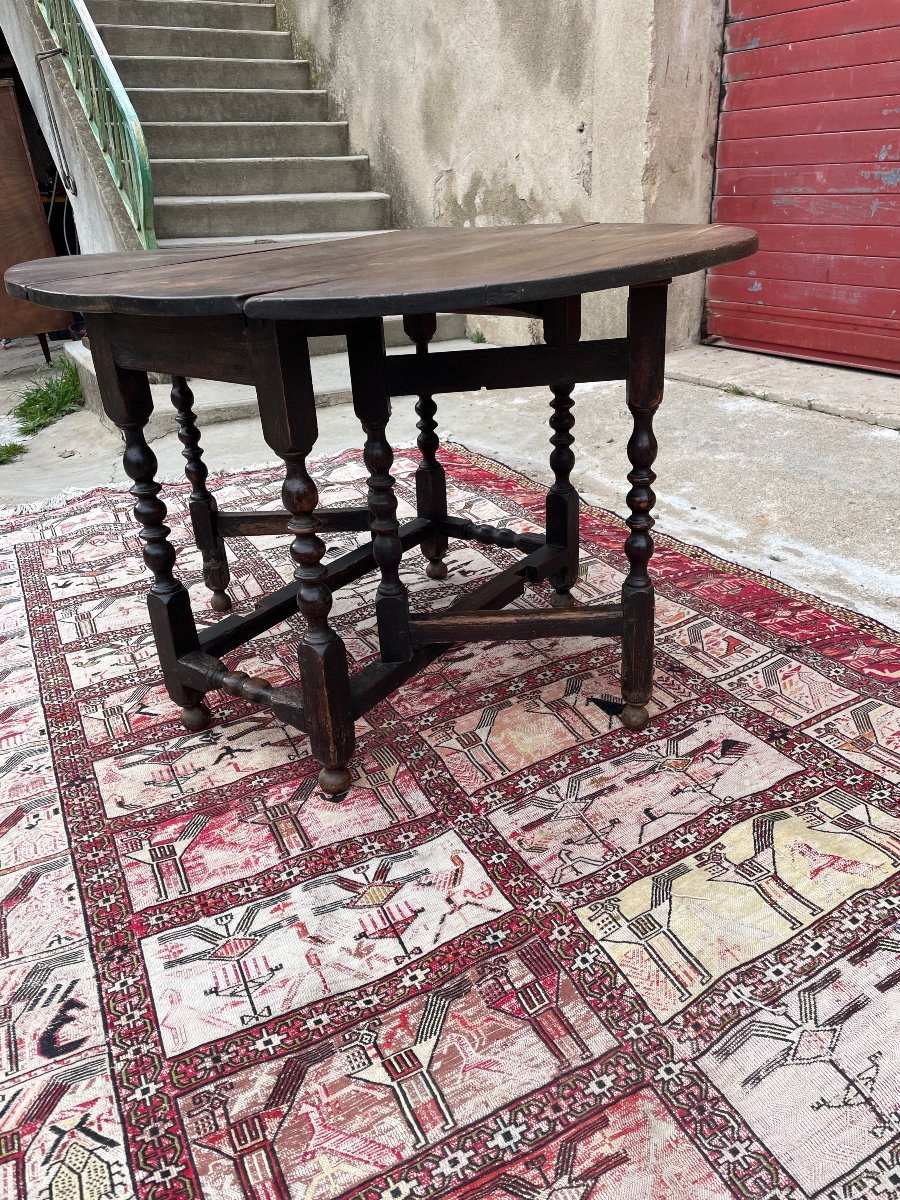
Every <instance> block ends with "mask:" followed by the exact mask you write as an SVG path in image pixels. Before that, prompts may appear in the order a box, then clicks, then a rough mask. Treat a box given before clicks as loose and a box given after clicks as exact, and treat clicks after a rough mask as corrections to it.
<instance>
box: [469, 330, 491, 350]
mask: <svg viewBox="0 0 900 1200" xmlns="http://www.w3.org/2000/svg"><path fill="white" fill-rule="evenodd" d="M469 338H470V339H471V340H472V341H473V342H474V343H475V344H476V345H477V346H480V345H481V343H482V342H486V341H487V338H486V337H485V336H484V334H483V332H482V331H481V330H480V329H473V330H472V332H471V333H470V334H469Z"/></svg>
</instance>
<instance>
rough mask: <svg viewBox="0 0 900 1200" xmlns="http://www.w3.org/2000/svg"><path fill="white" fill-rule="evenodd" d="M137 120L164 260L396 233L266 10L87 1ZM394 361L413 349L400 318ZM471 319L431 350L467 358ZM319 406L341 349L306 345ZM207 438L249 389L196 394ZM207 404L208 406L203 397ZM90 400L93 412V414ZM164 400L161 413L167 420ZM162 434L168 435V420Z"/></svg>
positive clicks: (343, 370)
mask: <svg viewBox="0 0 900 1200" xmlns="http://www.w3.org/2000/svg"><path fill="white" fill-rule="evenodd" d="M86 3H87V7H88V9H89V11H90V14H91V17H92V18H93V20H94V23H95V24H96V26H97V28H98V30H99V32H100V35H101V37H102V39H103V42H104V45H105V46H106V49H107V51H108V53H109V55H110V57H111V58H112V61H113V65H114V66H115V68H116V71H117V72H118V75H119V78H120V79H121V81H122V84H123V85H124V87H125V89H126V90H127V92H128V95H129V97H130V99H131V102H132V104H133V105H134V108H135V110H136V112H137V115H138V118H139V120H140V122H141V126H142V127H143V130H144V136H145V138H146V140H147V146H148V148H149V152H150V168H151V174H152V177H153V190H154V196H155V202H154V208H153V215H154V222H155V225H156V236H157V240H158V243H159V245H160V247H162V248H165V247H183V248H191V247H197V248H199V247H202V246H203V245H204V244H205V243H209V242H216V243H222V242H234V243H241V242H258V241H265V242H268V241H277V240H280V239H284V240H289V239H295V238H297V237H300V236H303V235H305V234H309V235H314V236H315V237H316V238H317V239H318V238H322V237H341V236H346V235H347V234H348V233H353V232H356V233H361V232H375V231H377V230H380V229H387V228H389V225H390V205H391V201H390V196H388V195H387V194H386V193H385V192H375V191H371V190H370V187H369V160H368V158H367V157H366V155H364V154H350V153H349V147H348V143H349V133H348V128H347V124H346V122H344V121H330V120H329V119H328V99H327V95H326V93H325V92H324V91H321V90H317V89H314V88H310V86H309V64H308V63H306V62H301V61H298V60H297V59H294V58H292V57H291V52H292V48H291V35H290V34H289V33H284V32H281V31H280V30H278V29H276V20H275V5H274V4H270V3H265V2H263V0H86ZM384 324H385V340H386V343H387V345H388V346H389V347H390V348H391V351H392V352H395V353H396V352H409V351H411V350H412V347H411V345H410V342H409V339H408V338H407V337H406V335H405V334H404V332H403V324H402V321H401V319H400V318H399V317H389V318H388V319H387V320H386V321H385V323H384ZM465 325H466V323H465V317H463V316H460V315H457V314H447V313H444V314H441V315H440V316H439V318H438V328H437V334H436V336H435V342H436V343H438V344H437V345H435V349H436V350H459V349H470V348H471V346H472V343H471V342H469V341H468V340H466V339H465ZM310 350H311V352H312V353H313V354H314V355H315V357H314V358H313V384H314V387H315V390H316V396H317V400H318V402H319V403H320V404H324V405H327V404H335V403H342V402H346V401H347V400H348V399H349V398H350V379H349V369H348V366H347V359H346V354H345V353H342V351H343V339H342V338H311V339H310ZM70 354H71V356H72V357H73V358H75V360H76V362H77V364H78V367H79V371H80V373H81V377H82V383H83V386H84V388H85V394H86V395H87V396H88V403H89V407H93V408H96V410H97V411H98V415H100V414H102V407H101V406H100V401H99V394H97V395H96V396H95V395H94V393H95V392H96V384H95V382H94V379H93V364H92V362H91V357H90V354H89V353H87V352H86V351H85V352H83V353H80V352H78V351H77V349H75V350H73V349H70ZM194 389H195V392H196V395H197V399H198V401H200V402H201V408H202V419H203V423H204V425H207V424H210V423H214V422H219V421H228V420H237V419H240V418H243V417H246V416H248V415H251V413H254V412H255V411H256V399H255V394H254V393H253V392H252V389H248V388H241V387H238V386H235V385H228V384H215V385H207V384H203V383H202V382H200V384H199V388H198V386H197V385H194ZM207 393H208V395H207ZM91 397H94V400H95V401H96V402H95V403H92V402H91ZM168 407H169V406H168V405H167V404H166V403H165V399H164V397H162V398H161V405H160V412H161V413H162V412H165V411H166V410H167V409H168ZM158 423H159V424H160V428H159V430H158V431H157V430H156V429H155V428H154V431H153V436H158V435H159V434H161V433H163V432H167V431H168V430H169V428H170V427H171V425H172V420H171V418H169V420H168V421H166V420H165V419H164V418H162V417H161V416H160V421H159V422H158Z"/></svg>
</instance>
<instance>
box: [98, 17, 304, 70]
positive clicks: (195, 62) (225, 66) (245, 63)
mask: <svg viewBox="0 0 900 1200" xmlns="http://www.w3.org/2000/svg"><path fill="white" fill-rule="evenodd" d="M210 2H211V0H197V3H198V4H199V3H204V4H206V3H210ZM113 65H114V66H115V68H116V70H117V71H118V73H119V78H120V79H121V80H122V83H123V84H124V85H125V87H126V88H128V89H129V90H130V89H131V88H137V87H143V88H164V87H181V88H184V87H191V88H201V87H203V88H236V89H244V88H265V89H270V88H301V89H303V88H308V87H309V63H308V62H304V61H302V60H301V59H290V58H176V57H165V56H157V55H152V54H148V55H120V54H116V55H114V56H113Z"/></svg>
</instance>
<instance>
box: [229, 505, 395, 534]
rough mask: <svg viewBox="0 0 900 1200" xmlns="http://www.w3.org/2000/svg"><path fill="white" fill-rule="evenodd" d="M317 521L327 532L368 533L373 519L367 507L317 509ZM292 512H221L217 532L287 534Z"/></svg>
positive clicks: (277, 510)
mask: <svg viewBox="0 0 900 1200" xmlns="http://www.w3.org/2000/svg"><path fill="white" fill-rule="evenodd" d="M315 517H316V520H318V521H319V522H320V524H321V526H322V532H323V533H364V532H365V531H366V530H367V529H368V528H369V524H370V522H371V520H372V518H371V517H370V515H369V510H368V509H367V508H317V509H316V511H315ZM290 519H291V514H290V513H289V512H288V511H287V509H286V508H277V509H273V510H271V511H270V512H221V511H219V512H217V513H216V519H215V526H216V533H218V535H219V537H262V536H263V535H265V534H279V533H284V532H285V531H286V529H287V523H288V521H289V520H290Z"/></svg>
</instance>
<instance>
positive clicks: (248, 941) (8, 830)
mask: <svg viewBox="0 0 900 1200" xmlns="http://www.w3.org/2000/svg"><path fill="white" fill-rule="evenodd" d="M442 458H443V461H444V463H445V464H446V466H447V469H448V474H449V477H450V479H451V480H452V489H451V490H452V491H454V492H455V493H456V494H455V495H453V496H452V497H451V501H452V507H453V508H454V509H455V510H456V511H462V510H467V511H468V512H469V513H471V514H472V515H473V517H474V518H475V519H477V520H479V521H487V522H490V523H492V524H496V525H507V524H508V525H511V526H512V527H514V528H515V529H519V530H537V529H538V528H539V523H540V521H541V513H542V505H543V493H542V491H540V490H539V489H537V488H536V487H534V486H532V485H529V484H528V483H527V481H523V480H522V479H521V478H520V477H518V476H516V475H513V474H512V473H510V472H508V471H506V470H504V469H502V468H497V467H495V466H494V465H492V464H489V463H487V462H485V461H484V460H480V459H476V458H473V457H472V456H471V455H469V454H468V453H466V452H464V451H462V450H460V449H458V448H454V447H446V448H445V449H444V451H443V453H442ZM415 464H416V457H415V455H414V454H413V453H412V452H410V451H403V452H400V453H399V454H398V458H397V463H396V467H395V474H396V476H397V478H398V481H399V494H400V499H401V509H404V508H405V509H406V510H407V511H411V507H410V500H411V498H412V495H413V489H412V476H413V472H414V469H415ZM313 474H314V477H315V478H316V480H317V482H318V483H319V484H320V490H321V493H322V497H323V503H328V504H340V503H342V502H346V503H347V504H357V503H359V502H360V498H361V497H363V496H364V495H365V475H366V472H365V468H364V467H363V465H362V462H361V459H360V456H359V455H358V454H356V453H353V454H350V453H348V454H345V455H342V456H340V457H338V458H334V459H331V460H328V461H323V462H319V463H318V465H317V466H316V468H315V470H314V471H313ZM279 478H280V476H279V472H278V471H276V470H274V469H267V470H261V471H253V472H250V473H246V474H243V475H240V476H232V477H225V478H221V479H219V480H218V481H217V486H216V491H217V494H218V496H219V498H220V502H222V503H224V504H226V505H227V507H228V508H230V509H233V508H239V507H242V506H244V507H246V508H248V509H259V508H260V507H265V506H267V505H268V506H270V507H276V506H277V505H278V490H279ZM186 490H187V489H186V487H185V486H182V485H176V486H173V487H170V488H167V489H166V490H165V492H164V497H166V498H167V499H168V500H169V502H170V505H171V508H170V516H171V524H172V527H173V540H174V542H175V543H176V544H177V545H180V546H183V547H185V549H184V550H183V551H182V553H181V555H180V558H179V564H180V567H179V569H180V572H181V574H182V577H183V578H185V579H186V581H188V582H190V584H191V586H192V591H193V596H194V603H195V608H196V610H197V612H198V614H209V615H210V616H211V614H210V610H209V608H208V603H207V597H208V594H207V593H206V592H205V591H204V589H203V588H202V585H201V584H200V583H199V579H200V564H199V557H198V555H197V553H196V552H195V551H194V550H193V549H191V548H190V538H189V536H188V532H187V530H186V527H185V499H186ZM356 536H357V535H343V536H336V537H333V538H332V544H333V546H334V548H335V549H336V550H341V549H346V548H347V546H348V545H349V544H350V542H351V540H352V539H353V538H355V537H356ZM622 541H623V527H622V524H621V522H620V521H619V520H618V519H617V518H614V517H611V516H609V515H607V514H604V513H602V512H599V511H596V510H585V512H584V515H583V546H584V548H585V560H584V571H583V577H582V579H581V581H580V585H579V592H580V595H581V596H582V597H583V598H584V599H585V600H591V601H601V602H602V601H604V600H610V599H612V600H614V599H616V598H617V596H618V591H619V587H620V583H621V579H622V569H623V565H624V557H623V554H622V549H621V547H622ZM287 543H288V538H287V537H286V536H285V537H284V538H277V537H272V538H266V539H254V541H253V542H252V543H251V542H250V541H248V540H240V539H235V540H233V541H232V542H231V544H230V557H231V562H232V571H233V579H234V583H233V591H232V594H233V597H234V599H235V602H236V605H237V607H238V608H239V609H241V608H248V607H251V606H252V605H253V602H254V598H255V597H257V596H258V595H259V594H261V593H262V592H264V591H268V590H271V589H272V588H273V586H276V585H280V582H281V580H282V579H287V578H289V577H290V569H291V568H290V560H289V556H288V554H287ZM0 557H2V572H3V575H2V601H3V604H2V608H0V616H2V624H0V637H2V644H0V666H2V678H3V704H2V737H0V770H2V775H0V856H2V857H0V1195H2V1196H3V1197H4V1198H9V1200H24V1198H26V1197H27V1200H126V1198H128V1197H132V1196H135V1197H141V1198H142V1200H144V1198H152V1200H192V1198H195V1200H337V1198H338V1197H340V1198H341V1200H407V1198H409V1200H414V1198H425V1197H428V1198H432V1197H433V1198H441V1200H444V1198H446V1200H456V1198H463V1197H465V1198H467V1200H509V1198H510V1197H512V1198H514V1200H613V1198H615V1200H657V1198H660V1200H676V1198H677V1200H726V1198H730V1197H755V1198H759V1200H802V1198H810V1197H815V1198H817V1200H819V1198H821V1200H852V1198H854V1197H865V1198H872V1200H874V1198H884V1200H886V1198H888V1197H897V1196H900V1036H898V1034H900V873H898V869H900V717H898V706H897V690H896V689H897V683H898V680H900V645H898V642H897V639H896V638H893V636H892V635H891V634H890V632H889V631H887V630H886V629H884V628H883V627H881V626H878V625H876V624H875V623H874V622H871V621H868V620H867V619H865V618H862V617H859V616H857V615H855V614H852V613H847V612H842V611H840V610H837V609H834V608H830V607H827V606H824V605H821V604H819V603H818V602H817V601H814V600H812V599H811V598H808V597H804V596H802V595H800V594H798V593H796V592H793V591H791V590H790V589H789V588H786V587H784V586H782V585H780V584H777V583H773V582H772V581H770V580H767V579H765V578H764V577H762V576H759V575H755V574H753V573H752V572H749V571H745V570H743V569H740V568H736V567H734V566H731V565H729V564H727V563H724V562H722V561H720V560H717V559H714V558H712V557H711V556H709V555H707V554H705V553H704V552H702V551H696V550H692V549H689V548H686V547H684V546H681V545H679V544H677V543H674V542H671V541H669V540H667V539H666V538H664V537H660V538H659V539H658V543H657V554H656V557H655V558H654V560H653V566H654V573H655V579H656V583H657V588H658V599H659V613H658V617H659V621H658V630H659V631H658V669H657V682H656V701H655V707H654V718H653V721H652V724H651V726H650V728H649V729H648V730H647V731H645V732H644V733H641V734H633V733H629V732H628V731H627V730H625V729H623V728H622V727H621V726H620V724H619V723H618V721H617V720H616V717H615V715H614V713H615V701H616V698H617V689H618V684H617V674H618V664H617V656H618V644H617V643H616V642H615V641H607V640H599V641H595V642H592V641H591V640H590V639H580V640H572V641H566V642H561V641H560V642H554V641H543V642H539V643H534V644H528V643H521V644H517V645H514V646H512V647H506V648H505V649H503V650H502V652H501V651H499V650H498V649H497V648H496V647H495V646H493V645H491V644H483V645H476V646H468V647H462V646H461V647H457V648H456V649H455V650H454V651H453V652H451V653H449V654H447V655H446V656H445V657H444V658H442V659H440V660H438V661H437V662H436V663H435V664H434V665H433V666H432V667H431V668H429V669H428V671H427V672H426V673H425V674H422V675H420V676H419V677H417V678H416V679H415V680H414V681H413V682H411V683H410V684H409V685H407V686H406V687H405V688H403V689H401V690H400V691H399V692H397V693H396V694H395V695H393V696H392V697H391V698H390V699H389V700H387V701H385V702H384V703H382V704H381V705H380V706H379V707H378V708H376V709H374V710H372V712H371V713H370V714H369V719H368V720H367V721H364V722H361V723H360V726H359V727H358V732H359V751H358V753H357V756H356V758H355V760H354V764H353V766H354V769H355V772H356V777H355V784H354V787H353V788H352V790H351V792H350V793H349V794H348V796H347V798H346V800H345V801H344V802H343V803H340V804H334V803H330V802H328V801H326V800H325V799H324V797H323V796H322V795H321V794H320V793H319V791H318V789H317V787H316V785H315V779H316V772H317V764H316V763H315V762H314V761H313V760H311V759H310V758H309V757H308V756H307V753H306V745H305V742H304V738H303V736H302V735H300V734H298V733H297V732H296V731H292V730H291V729H288V728H285V727H283V726H281V725H279V724H278V722H277V721H275V720H274V718H273V717H272V716H271V714H270V713H268V712H262V711H258V710H255V709H253V708H251V707H249V706H247V705H245V704H244V703H243V702H241V701H238V700H234V699H230V698H228V697H227V696H224V695H223V694H221V693H213V695H212V697H211V699H212V703H213V706H214V710H215V718H216V719H215V722H214V724H213V726H212V727H211V728H210V729H208V730H206V731H204V732H202V733H196V734H188V733H186V732H185V730H184V729H182V728H181V726H180V725H179V724H178V722H177V719H176V718H177V711H176V709H175V708H174V706H173V705H172V704H171V703H170V702H169V700H168V699H167V697H166V695H165V693H164V692H163V690H162V688H161V686H160V682H159V675H158V671H157V667H156V662H155V653H154V649H153V645H152V641H151V636H150V632H149V628H148V623H147V617H146V609H145V603H144V592H145V588H146V578H145V573H144V569H143V566H142V564H141V561H140V556H139V549H138V538H137V532H136V526H135V525H134V523H133V520H132V517H131V501H130V499H129V497H128V496H127V494H126V493H125V491H124V489H118V488H117V489H110V490H106V489H104V490H100V491H94V492H91V493H88V494H86V495H84V496H81V497H79V498H77V499H75V500H71V501H69V502H67V503H66V504H64V505H61V506H60V507H59V508H57V509H56V510H54V511H49V512H41V513H31V514H29V515H25V516H17V517H11V518H8V519H7V520H6V522H5V525H4V527H3V533H2V538H0ZM509 561H510V555H509V554H508V553H507V552H505V551H503V550H500V549H496V548H491V547H479V546H476V545H473V544H463V543H459V542H455V543H451V554H450V556H449V559H448V562H449V565H450V575H449V577H448V579H447V580H446V581H443V582H440V583H436V582H432V581H430V580H428V579H427V578H426V577H425V573H424V570H423V569H422V565H423V563H422V560H421V559H420V558H419V556H418V555H415V554H408V555H407V556H406V557H405V559H404V576H405V580H406V582H407V584H408V585H409V587H410V588H411V591H412V597H413V604H414V607H417V608H420V609H421V608H427V607H435V606H440V605H441V604H442V603H443V604H446V603H449V602H450V599H451V597H452V596H453V595H454V593H455V591H456V589H457V588H458V587H460V586H465V585H467V584H470V583H471V582H472V581H474V580H477V579H478V577H479V576H480V575H483V574H485V573H488V572H489V571H490V570H493V569H494V567H496V566H497V565H499V564H505V563H507V562H509ZM373 587H374V579H373V578H372V577H370V578H369V579H367V580H363V581H361V582H360V583H359V584H357V585H355V587H354V588H349V589H344V590H343V591H341V592H340V593H339V598H338V600H337V602H336V605H335V608H334V610H333V616H334V620H335V623H336V626H337V628H338V630H339V632H340V633H341V634H342V636H343V637H344V638H345V639H346V640H347V643H348V648H349V650H350V653H351V656H352V657H353V658H354V659H355V660H356V661H357V662H360V663H361V662H363V661H364V660H366V659H367V658H369V657H371V656H372V655H373V654H374V653H375V645H376V643H375V634H374V628H373V620H372V616H371V612H372V610H371V607H370V606H369V605H367V603H366V602H365V597H366V596H367V595H368V590H369V589H372V588H373ZM547 599H548V597H547V595H534V594H529V595H527V596H526V597H524V598H523V599H522V601H520V603H521V604H535V603H540V604H545V603H546V602H547ZM204 619H205V618H204ZM295 638H296V629H294V628H292V627H291V625H283V626H280V627H278V628H277V629H275V630H273V631H271V632H270V633H269V634H268V635H266V636H264V637H262V638H260V639H258V641H257V642H255V643H254V644H253V645H252V646H251V647H247V648H245V651H244V652H243V657H235V658H233V659H232V660H231V662H232V663H233V665H235V666H237V665H240V667H241V668H242V669H243V670H246V671H248V672H250V673H251V674H262V675H267V676H269V677H270V678H272V679H274V680H276V681H277V682H288V681H289V680H290V679H291V678H292V677H293V676H294V674H295V658H294V649H293V646H294V644H295Z"/></svg>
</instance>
